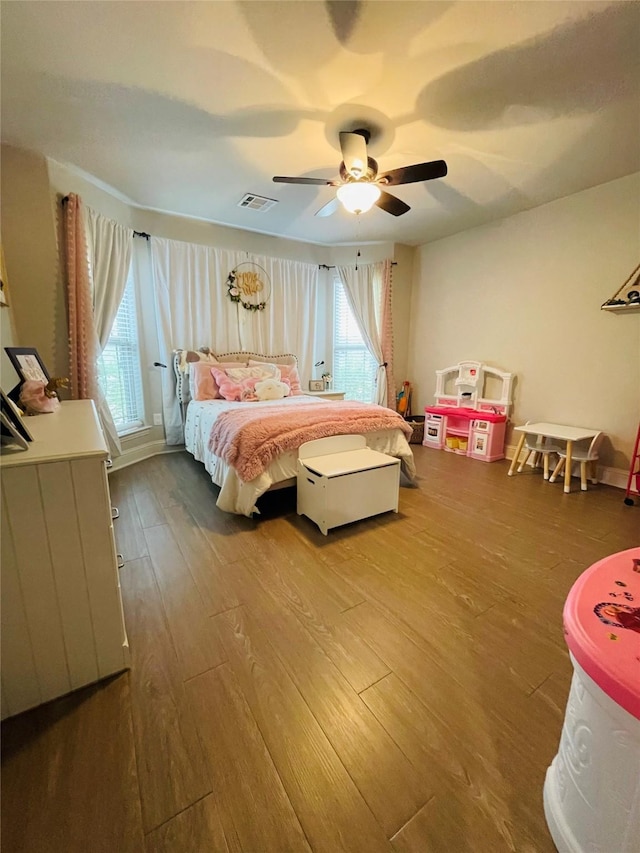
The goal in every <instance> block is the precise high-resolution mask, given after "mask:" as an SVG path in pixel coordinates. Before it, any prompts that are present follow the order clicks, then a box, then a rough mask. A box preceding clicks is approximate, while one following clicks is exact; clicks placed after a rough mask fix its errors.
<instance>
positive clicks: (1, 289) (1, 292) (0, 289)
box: [0, 246, 9, 308]
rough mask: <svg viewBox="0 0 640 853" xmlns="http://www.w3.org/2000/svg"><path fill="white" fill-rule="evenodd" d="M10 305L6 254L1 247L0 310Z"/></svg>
mask: <svg viewBox="0 0 640 853" xmlns="http://www.w3.org/2000/svg"><path fill="white" fill-rule="evenodd" d="M8 304H9V300H8V298H7V271H6V270H5V268H4V252H3V251H2V246H0V308H2V307H4V306H6V305H8Z"/></svg>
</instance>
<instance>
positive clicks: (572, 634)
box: [544, 547, 640, 853]
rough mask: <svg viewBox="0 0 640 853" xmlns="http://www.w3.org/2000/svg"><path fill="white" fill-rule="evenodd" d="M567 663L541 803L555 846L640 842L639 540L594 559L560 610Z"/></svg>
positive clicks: (620, 846) (618, 850) (618, 848)
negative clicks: (558, 730)
mask: <svg viewBox="0 0 640 853" xmlns="http://www.w3.org/2000/svg"><path fill="white" fill-rule="evenodd" d="M564 630H565V636H566V641H567V645H568V647H569V652H570V657H571V662H572V664H573V669H574V672H573V679H572V682H571V689H570V692H569V697H568V699H567V708H566V713H565V720H564V725H563V729H562V735H561V738H560V746H559V749H558V754H557V755H556V756H555V758H554V759H553V761H552V763H551V766H550V767H549V769H548V770H547V775H546V779H545V784H544V809H545V816H546V818H547V824H548V826H549V830H550V832H551V835H552V838H553V840H554V842H555V844H556V847H557V848H558V850H559V851H571V853H583V851H584V853H587V851H588V853H614V851H615V853H637V851H638V850H639V849H640V845H639V839H640V547H638V548H631V549H629V550H627V551H620V552H619V553H617V554H612V555H611V556H609V557H605V558H604V559H602V560H600V561H599V562H597V563H595V564H594V565H593V566H591V567H590V568H589V569H587V570H586V571H585V572H583V574H582V575H580V577H579V578H578V580H577V581H576V582H575V583H574V585H573V587H572V588H571V591H570V592H569V595H568V597H567V600H566V603H565V607H564Z"/></svg>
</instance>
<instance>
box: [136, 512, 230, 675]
mask: <svg viewBox="0 0 640 853" xmlns="http://www.w3.org/2000/svg"><path fill="white" fill-rule="evenodd" d="M144 535H145V538H146V540H147V547H148V549H149V557H150V559H151V564H152V566H153V571H154V573H155V576H156V580H157V582H158V587H159V589H160V595H161V597H162V603H163V605H164V610H165V613H166V614H167V622H168V624H169V631H170V632H171V636H172V637H173V643H174V646H175V649H176V651H177V653H178V657H179V658H180V661H181V664H182V674H183V677H184V678H185V679H188V678H192V677H193V676H194V675H199V674H200V673H201V672H206V671H207V670H208V669H213V668H214V667H216V666H218V665H219V664H221V663H223V662H224V660H225V656H224V651H223V649H222V644H221V642H220V639H219V637H218V636H217V632H216V628H215V625H214V623H213V622H212V621H211V620H210V619H209V617H208V615H207V612H206V608H205V605H204V602H203V600H202V597H201V595H200V593H199V592H198V588H197V587H196V585H195V583H194V580H193V577H192V576H191V573H190V572H189V569H188V568H187V564H186V563H185V561H184V558H183V556H182V552H181V551H180V549H179V547H178V543H177V542H176V540H175V538H174V536H173V533H172V532H171V528H170V527H169V526H168V525H166V524H160V525H156V526H155V527H151V528H147V529H146V530H145V533H144Z"/></svg>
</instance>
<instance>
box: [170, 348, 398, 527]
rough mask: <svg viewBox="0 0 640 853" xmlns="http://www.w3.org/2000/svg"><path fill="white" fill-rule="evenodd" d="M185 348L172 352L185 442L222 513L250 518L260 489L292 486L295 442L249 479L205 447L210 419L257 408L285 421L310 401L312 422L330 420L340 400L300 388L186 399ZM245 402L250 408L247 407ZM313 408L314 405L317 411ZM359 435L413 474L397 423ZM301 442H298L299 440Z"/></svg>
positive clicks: (261, 358) (225, 358)
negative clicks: (278, 394)
mask: <svg viewBox="0 0 640 853" xmlns="http://www.w3.org/2000/svg"><path fill="white" fill-rule="evenodd" d="M187 352H188V351H184V350H179V351H177V352H176V353H175V354H174V370H175V374H176V380H177V381H176V393H177V396H178V400H179V402H180V405H181V408H182V411H183V420H184V437H185V447H186V449H187V451H188V452H189V453H191V454H192V456H193V457H194V458H195V459H196V460H197V461H199V462H202V463H203V464H204V466H205V468H206V470H207V472H208V473H209V475H210V477H211V479H212V481H213V482H214V483H215V484H216V485H217V486H219V487H220V494H219V495H218V499H217V501H216V505H217V506H218V508H219V509H221V510H223V511H225V512H230V513H236V514H238V515H246V516H248V517H251V516H252V515H253V514H254V513H259V510H258V508H257V506H256V502H257V500H258V498H259V497H260V496H261V495H263V494H264V493H265V492H267V491H269V490H271V489H275V488H283V487H285V486H293V485H295V483H296V466H297V459H298V451H297V447H295V448H293V449H291V450H285V451H284V452H282V453H279V454H278V455H277V456H275V458H273V459H272V461H270V463H269V464H268V465H267V467H266V468H265V470H264V471H263V472H262V473H260V474H258V476H256V477H253V478H252V479H248V480H247V479H243V478H242V476H241V475H240V473H239V471H238V470H237V469H236V467H234V465H232V464H229V463H228V462H227V461H225V459H223V458H221V457H220V456H219V455H216V454H215V453H214V452H213V451H212V450H211V449H210V444H211V436H212V430H213V428H214V424H216V422H218V427H219V426H220V425H221V423H222V421H227V422H228V421H229V420H232V419H233V418H234V417H238V418H241V417H242V415H241V414H239V415H237V416H236V415H233V414H231V415H229V414H226V413H233V412H239V413H240V412H244V413H245V414H247V413H249V412H251V416H252V417H254V418H257V417H258V416H262V413H264V419H265V420H267V419H268V417H269V416H272V417H275V415H276V413H279V414H282V413H283V414H284V415H285V416H286V415H288V413H289V412H291V415H290V416H289V418H290V420H292V421H293V420H294V419H295V418H296V417H297V418H298V420H300V419H301V417H303V418H306V417H310V414H311V412H312V410H311V409H310V408H309V407H310V406H312V407H313V415H314V417H313V420H314V421H318V420H319V419H323V418H324V414H325V413H327V416H329V415H330V416H331V419H333V420H335V418H336V412H337V411H338V410H337V409H335V408H333V407H336V406H338V407H341V406H343V405H344V404H343V403H340V402H336V401H331V400H323V399H321V398H318V397H311V396H308V395H305V394H303V393H302V394H300V393H299V394H297V395H295V396H288V397H285V398H284V399H281V400H264V401H259V402H250V403H249V402H237V401H229V400H224V399H206V400H193V399H191V393H190V384H189V369H188V364H189V362H188V361H187V356H186V355H185V354H186V353H187ZM188 357H189V358H192V359H193V358H199V359H202V358H203V354H198V353H193V352H192V353H191V354H190V356H188ZM204 358H205V359H206V360H210V361H211V364H212V365H215V364H216V363H221V362H222V363H228V362H237V363H239V362H245V363H246V362H247V360H248V359H252V360H253V361H257V362H268V363H271V364H277V365H284V366H294V367H295V366H296V365H297V359H296V357H295V356H294V355H291V354H285V355H276V356H268V355H263V354H259V353H247V352H241V353H239V352H236V353H221V354H216V355H214V354H213V353H210V352H208V353H206V354H204ZM285 369H286V368H285ZM247 407H251V408H250V409H248V408H247ZM276 407H277V408H276ZM316 407H318V408H317V412H318V414H317V415H316ZM328 407H331V408H328ZM362 408H363V409H364V408H366V409H371V410H373V409H377V408H378V407H374V406H366V407H365V406H362ZM340 412H341V413H342V412H344V413H345V416H346V414H347V413H348V407H345V409H340ZM221 416H222V417H221ZM310 419H311V418H310ZM327 419H328V417H327ZM400 427H402V424H400ZM409 433H410V430H409ZM363 434H364V435H365V438H366V441H367V445H368V446H369V447H371V448H372V449H374V450H377V451H379V452H381V453H387V454H389V455H390V456H394V457H396V458H398V459H400V463H401V470H402V472H403V474H404V475H405V477H406V478H407V479H408V480H409V481H410V482H413V480H414V478H415V466H414V460H413V453H412V451H411V447H410V446H409V443H408V439H407V434H406V430H404V429H402V428H394V429H378V430H372V431H368V432H366V433H363ZM313 437H315V436H312V435H311V436H310V438H313ZM304 440H306V439H302V441H304ZM302 441H300V442H299V443H302ZM298 446H299V444H298Z"/></svg>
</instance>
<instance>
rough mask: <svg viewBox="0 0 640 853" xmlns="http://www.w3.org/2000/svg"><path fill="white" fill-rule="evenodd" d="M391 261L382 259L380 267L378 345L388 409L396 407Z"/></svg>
mask: <svg viewBox="0 0 640 853" xmlns="http://www.w3.org/2000/svg"><path fill="white" fill-rule="evenodd" d="M392 269H393V267H392V266H391V261H390V260H389V259H387V260H386V261H384V264H383V267H382V299H381V302H382V311H381V315H380V327H381V328H380V347H381V349H382V360H383V362H384V363H386V365H387V369H386V376H387V406H388V407H389V408H390V409H395V407H396V384H395V380H394V378H393V322H392V310H391V303H392V296H393V291H392V281H391V271H392Z"/></svg>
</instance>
